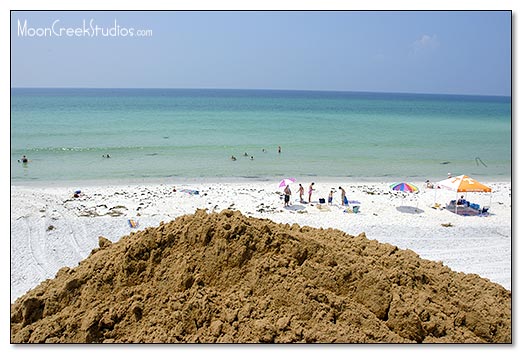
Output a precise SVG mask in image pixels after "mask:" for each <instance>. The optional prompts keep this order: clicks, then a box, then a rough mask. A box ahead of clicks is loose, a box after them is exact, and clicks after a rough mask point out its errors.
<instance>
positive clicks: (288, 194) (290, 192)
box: [285, 186, 292, 207]
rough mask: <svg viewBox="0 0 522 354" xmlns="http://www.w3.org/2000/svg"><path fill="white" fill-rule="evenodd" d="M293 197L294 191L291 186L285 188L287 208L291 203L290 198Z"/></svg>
mask: <svg viewBox="0 0 522 354" xmlns="http://www.w3.org/2000/svg"><path fill="white" fill-rule="evenodd" d="M291 195H292V190H290V186H286V187H285V207H287V206H288V205H289V203H290V196H291Z"/></svg>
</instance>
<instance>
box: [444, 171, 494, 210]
mask: <svg viewBox="0 0 522 354" xmlns="http://www.w3.org/2000/svg"><path fill="white" fill-rule="evenodd" d="M437 188H440V189H446V190H450V191H454V192H455V193H456V197H455V213H457V210H458V208H457V203H456V201H457V198H458V195H459V193H466V196H467V193H468V192H471V193H477V192H478V193H480V192H482V193H490V195H489V205H490V206H491V187H488V186H486V185H484V184H482V183H480V182H479V181H477V180H475V179H473V178H471V177H469V176H466V175H460V176H457V177H449V178H447V179H443V180H442V181H440V182H438V183H437Z"/></svg>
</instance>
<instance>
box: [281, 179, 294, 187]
mask: <svg viewBox="0 0 522 354" xmlns="http://www.w3.org/2000/svg"><path fill="white" fill-rule="evenodd" d="M292 183H295V178H283V179H282V180H281V182H279V187H286V186H288V185H289V184H292Z"/></svg>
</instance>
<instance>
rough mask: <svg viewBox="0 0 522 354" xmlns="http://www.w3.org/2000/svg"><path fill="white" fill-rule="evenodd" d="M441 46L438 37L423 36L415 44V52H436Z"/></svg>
mask: <svg viewBox="0 0 522 354" xmlns="http://www.w3.org/2000/svg"><path fill="white" fill-rule="evenodd" d="M439 45H440V42H439V39H438V38H437V35H435V34H434V35H432V36H430V35H427V34H423V35H422V36H421V37H420V38H419V39H417V40H416V41H415V42H413V52H414V53H418V52H420V51H424V50H434V49H437V48H438V47H439Z"/></svg>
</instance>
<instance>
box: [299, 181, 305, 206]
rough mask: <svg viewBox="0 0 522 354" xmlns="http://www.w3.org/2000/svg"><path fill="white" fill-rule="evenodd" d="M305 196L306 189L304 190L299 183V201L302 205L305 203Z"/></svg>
mask: <svg viewBox="0 0 522 354" xmlns="http://www.w3.org/2000/svg"><path fill="white" fill-rule="evenodd" d="M303 195H304V188H303V185H302V184H301V183H299V201H300V202H301V203H303V202H304V199H303Z"/></svg>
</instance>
